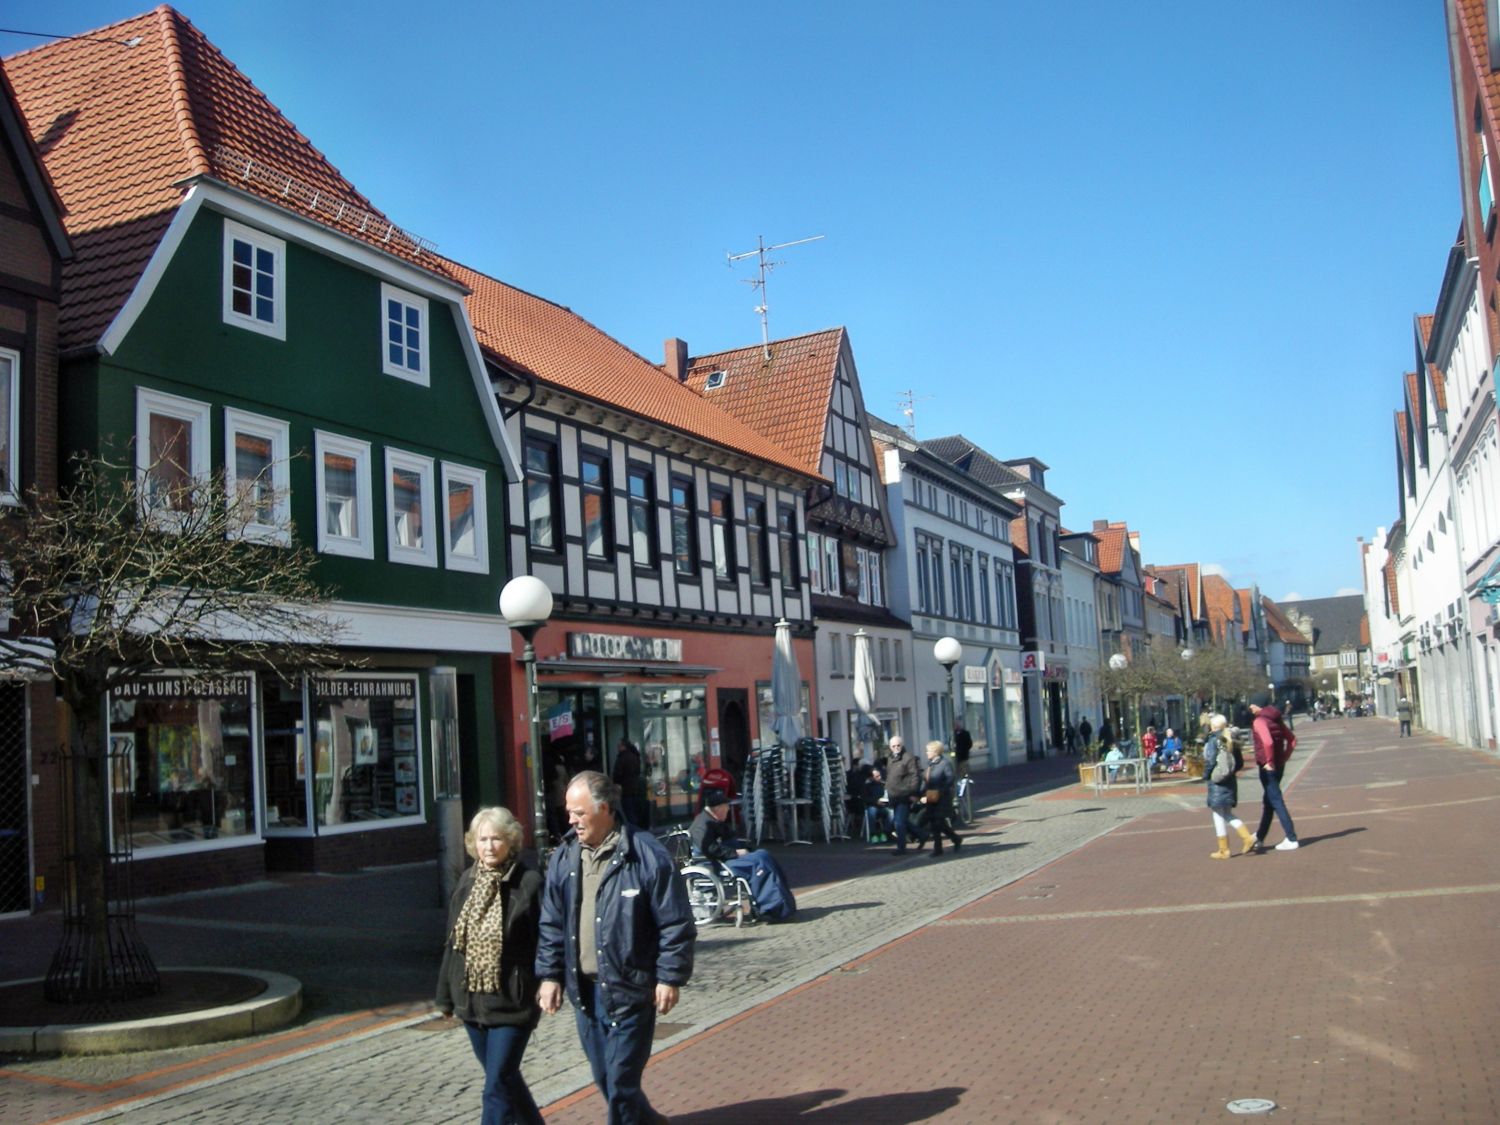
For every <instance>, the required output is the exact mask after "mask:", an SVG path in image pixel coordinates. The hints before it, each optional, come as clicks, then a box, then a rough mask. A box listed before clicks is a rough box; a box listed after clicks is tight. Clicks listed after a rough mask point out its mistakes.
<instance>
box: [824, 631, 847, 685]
mask: <svg viewBox="0 0 1500 1125" xmlns="http://www.w3.org/2000/svg"><path fill="white" fill-rule="evenodd" d="M828 670H829V672H830V673H832V674H833V675H835V676H842V675H843V674H844V635H843V634H842V633H829V634H828Z"/></svg>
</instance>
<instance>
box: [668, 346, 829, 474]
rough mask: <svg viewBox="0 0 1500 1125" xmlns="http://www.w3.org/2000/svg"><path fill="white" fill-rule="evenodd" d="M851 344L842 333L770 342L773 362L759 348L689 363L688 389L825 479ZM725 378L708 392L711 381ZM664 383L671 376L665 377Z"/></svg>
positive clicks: (692, 360)
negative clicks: (837, 390) (837, 386)
mask: <svg viewBox="0 0 1500 1125" xmlns="http://www.w3.org/2000/svg"><path fill="white" fill-rule="evenodd" d="M845 344H846V334H845V332H844V329H843V328H829V329H826V330H824V331H822V332H813V333H810V334H808V335H806V336H794V337H792V338H791V339H789V340H773V341H772V342H771V358H770V359H769V360H767V359H766V355H765V351H764V349H763V348H762V347H761V346H760V345H759V344H756V345H755V346H754V347H749V348H734V349H732V350H730V351H727V352H715V353H713V354H711V355H700V356H695V357H693V358H692V359H690V360H689V361H688V369H687V385H688V386H689V387H691V388H692V389H693V390H695V391H697V392H698V393H699V394H701V395H702V396H703V398H704V401H705V402H711V403H712V404H713V405H714V406H715V407H717V408H718V409H720V410H724V411H727V412H728V413H730V414H732V415H734V416H735V417H736V418H738V419H740V421H742V422H744V423H745V424H747V425H748V426H750V427H751V428H752V429H754V430H756V431H758V432H759V433H761V434H764V435H765V437H766V438H768V439H769V440H771V441H773V442H775V443H776V444H777V445H780V446H782V447H783V448H784V449H786V450H787V452H788V453H790V454H791V455H792V456H793V457H794V458H795V459H796V460H797V462H798V463H799V464H801V466H802V468H803V471H805V472H809V473H812V474H814V475H815V476H820V477H821V476H822V462H823V440H824V433H825V430H826V429H827V425H828V407H829V404H830V402H831V401H832V397H833V379H834V375H835V373H836V372H837V371H838V363H839V356H840V354H842V351H843V348H844V346H845ZM715 371H723V372H724V373H725V378H724V384H723V386H721V387H719V388H717V389H715V390H712V391H710V390H707V389H706V383H707V381H708V376H709V375H710V374H711V373H712V372H715ZM663 377H664V378H665V377H666V376H665V375H663Z"/></svg>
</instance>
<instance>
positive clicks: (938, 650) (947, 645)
mask: <svg viewBox="0 0 1500 1125" xmlns="http://www.w3.org/2000/svg"><path fill="white" fill-rule="evenodd" d="M932 655H933V656H934V657H936V658H937V662H938V663H939V664H941V665H942V666H943V671H945V672H947V673H948V706H949V707H953V708H954V710H953V718H954V719H955V720H956V719H957V718H958V709H957V708H956V707H954V703H953V666H954V665H955V664H957V663H958V662H959V661H960V660H962V659H963V656H964V646H963V645H962V644H960V643H959V641H958V640H957V638H955V637H944V638H943V639H942V640H940V641H938V643H937V644H935V645H933V646H932ZM949 736H950V738H951V736H952V725H951V723H950V725H949Z"/></svg>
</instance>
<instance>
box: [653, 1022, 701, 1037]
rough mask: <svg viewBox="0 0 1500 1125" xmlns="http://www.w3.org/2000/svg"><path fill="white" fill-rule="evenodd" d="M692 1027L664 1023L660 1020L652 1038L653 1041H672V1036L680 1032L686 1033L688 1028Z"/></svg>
mask: <svg viewBox="0 0 1500 1125" xmlns="http://www.w3.org/2000/svg"><path fill="white" fill-rule="evenodd" d="M692 1026H693V1025H692V1024H690V1023H662V1022H661V1021H660V1020H658V1021H657V1024H656V1031H655V1033H654V1034H653V1035H652V1038H653V1039H670V1038H672V1036H674V1035H676V1034H677V1033H678V1032H679V1031H686V1030H687V1029H688V1028H690V1027H692Z"/></svg>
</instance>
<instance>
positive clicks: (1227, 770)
mask: <svg viewBox="0 0 1500 1125" xmlns="http://www.w3.org/2000/svg"><path fill="white" fill-rule="evenodd" d="M1228 726H1229V720H1228V719H1226V718H1225V717H1224V716H1223V715H1213V716H1212V717H1210V718H1209V720H1208V730H1209V734H1208V741H1206V742H1205V743H1204V744H1203V776H1204V778H1205V779H1206V780H1207V782H1208V809H1209V812H1211V813H1212V814H1213V818H1214V835H1216V836H1217V837H1218V838H1219V850H1218V851H1216V852H1212V853H1210V855H1209V857H1208V858H1209V859H1228V858H1229V829H1231V828H1233V829H1234V830H1235V831H1236V832H1237V833H1239V837H1240V842H1241V844H1242V845H1243V847H1242V848H1241V850H1240V854H1241V855H1244V854H1245V853H1246V852H1248V851H1249V850H1250V849H1251V848H1253V847H1254V846H1255V836H1254V835H1253V834H1252V833H1251V832H1250V830H1249V829H1248V828H1246V827H1245V824H1244V821H1242V820H1240V818H1239V817H1237V816H1235V815H1234V806H1235V805H1237V804H1239V800H1240V788H1239V782H1238V781H1237V780H1236V779H1235V775H1236V774H1238V773H1239V772H1240V767H1242V766H1243V765H1244V764H1245V760H1244V758H1243V757H1242V756H1241V755H1240V751H1239V748H1238V747H1237V746H1235V744H1234V739H1233V738H1232V737H1231V736H1230V734H1229V731H1228V730H1227V729H1226V728H1227V727H1228ZM1221 758H1223V759H1225V761H1224V762H1223V763H1222V764H1221V763H1220V759H1221ZM1216 767H1217V768H1216ZM1215 774H1218V777H1217V778H1216V777H1215V776H1214V775H1215Z"/></svg>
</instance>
